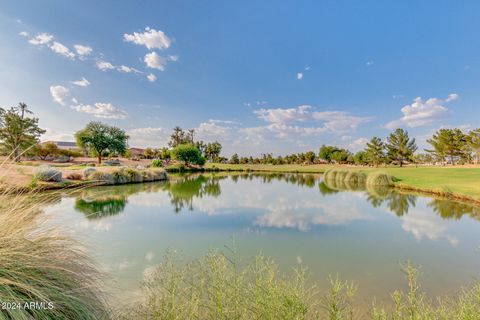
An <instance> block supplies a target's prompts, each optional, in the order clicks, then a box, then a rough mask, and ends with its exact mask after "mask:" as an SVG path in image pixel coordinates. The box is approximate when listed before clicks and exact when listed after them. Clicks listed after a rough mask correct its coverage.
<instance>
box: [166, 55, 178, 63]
mask: <svg viewBox="0 0 480 320" xmlns="http://www.w3.org/2000/svg"><path fill="white" fill-rule="evenodd" d="M168 60H170V61H173V62H175V61H178V56H168Z"/></svg>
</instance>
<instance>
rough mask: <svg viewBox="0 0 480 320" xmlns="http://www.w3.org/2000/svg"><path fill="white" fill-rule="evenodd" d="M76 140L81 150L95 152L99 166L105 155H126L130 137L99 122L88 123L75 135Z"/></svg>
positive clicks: (115, 128)
mask: <svg viewBox="0 0 480 320" xmlns="http://www.w3.org/2000/svg"><path fill="white" fill-rule="evenodd" d="M75 138H76V140H77V145H78V146H79V147H80V148H82V149H84V150H88V151H90V152H92V151H94V152H95V154H96V155H97V157H98V163H99V164H100V163H102V155H103V154H104V153H106V152H108V153H110V154H112V153H113V154H115V153H117V154H124V153H125V152H126V150H127V140H128V136H127V135H126V133H125V131H123V130H121V129H119V128H117V127H113V126H109V125H107V124H104V123H101V122H98V121H92V122H90V123H88V124H87V126H86V127H85V128H84V129H82V130H80V131H78V132H76V133H75Z"/></svg>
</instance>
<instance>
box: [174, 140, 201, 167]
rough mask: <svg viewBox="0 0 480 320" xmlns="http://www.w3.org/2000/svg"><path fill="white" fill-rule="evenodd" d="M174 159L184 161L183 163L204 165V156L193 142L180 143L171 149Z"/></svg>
mask: <svg viewBox="0 0 480 320" xmlns="http://www.w3.org/2000/svg"><path fill="white" fill-rule="evenodd" d="M171 154H172V155H173V158H174V159H177V160H180V161H183V162H185V165H189V164H197V165H204V164H205V158H204V157H203V156H202V154H201V153H200V150H198V149H197V148H196V147H195V146H194V145H193V144H180V145H178V146H176V147H175V148H173V150H172V151H171Z"/></svg>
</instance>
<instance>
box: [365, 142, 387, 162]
mask: <svg viewBox="0 0 480 320" xmlns="http://www.w3.org/2000/svg"><path fill="white" fill-rule="evenodd" d="M365 153H366V156H367V158H368V162H369V163H372V164H373V165H375V167H377V168H378V165H379V164H380V163H381V162H382V161H383V160H384V158H385V144H384V143H383V142H382V139H380V138H377V137H373V138H372V139H371V140H370V142H367V147H366V148H365Z"/></svg>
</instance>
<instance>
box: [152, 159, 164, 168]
mask: <svg viewBox="0 0 480 320" xmlns="http://www.w3.org/2000/svg"><path fill="white" fill-rule="evenodd" d="M150 166H151V167H152V168H161V167H163V162H162V160H160V159H154V160H152V163H151V164H150Z"/></svg>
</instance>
